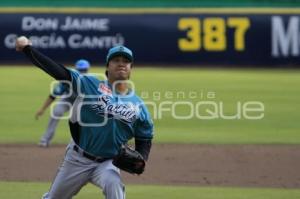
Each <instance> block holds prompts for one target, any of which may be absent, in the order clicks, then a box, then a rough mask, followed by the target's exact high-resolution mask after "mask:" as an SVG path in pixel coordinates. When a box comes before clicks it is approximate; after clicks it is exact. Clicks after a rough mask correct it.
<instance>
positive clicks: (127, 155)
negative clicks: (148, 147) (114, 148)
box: [113, 145, 146, 174]
mask: <svg viewBox="0 0 300 199" xmlns="http://www.w3.org/2000/svg"><path fill="white" fill-rule="evenodd" d="M113 165H115V166H116V167H118V168H119V169H122V170H124V171H127V172H129V173H131V174H142V173H143V172H144V169H145V165H146V164H145V160H144V158H143V156H142V155H141V154H140V153H139V152H137V151H135V150H133V149H131V148H130V147H129V146H127V145H123V146H122V147H121V150H120V152H119V154H118V155H117V156H116V157H115V158H114V159H113Z"/></svg>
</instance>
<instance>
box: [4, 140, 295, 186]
mask: <svg viewBox="0 0 300 199" xmlns="http://www.w3.org/2000/svg"><path fill="white" fill-rule="evenodd" d="M64 151H65V146H61V145H60V146H52V147H50V148H48V149H42V148H39V147H37V146H34V145H0V181H52V178H53V176H54V175H55V173H56V170H57V167H58V165H59V164H60V162H61V160H62V158H63V156H64ZM299 169H300V146H297V145H289V146H284V145H282V146H281V145H175V144H168V145H163V144H161V145H154V146H153V150H152V154H151V158H150V160H149V162H148V165H147V170H146V172H145V174H144V175H141V176H139V177H138V176H132V175H129V174H126V173H123V174H122V175H123V179H124V181H125V183H132V184H137V183H139V184H168V185H193V186H238V187H280V188H300V172H299Z"/></svg>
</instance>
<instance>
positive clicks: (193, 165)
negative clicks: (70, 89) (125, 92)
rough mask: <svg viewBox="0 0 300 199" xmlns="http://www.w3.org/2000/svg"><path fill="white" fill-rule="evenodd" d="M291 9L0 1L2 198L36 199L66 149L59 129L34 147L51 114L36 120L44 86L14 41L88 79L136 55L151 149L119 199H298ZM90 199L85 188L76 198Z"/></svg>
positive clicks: (299, 62) (231, 3)
mask: <svg viewBox="0 0 300 199" xmlns="http://www.w3.org/2000/svg"><path fill="white" fill-rule="evenodd" d="M299 6H300V1H298V0H216V1H209V0H205V1H198V0H185V1H182V0H172V1H170V0H160V1H158V0H153V1H147V0H131V1H130V0H123V1H119V0H115V1H99V0H86V1H83V0H60V1H58V0H52V1H50V0H42V1H41V0H31V1H21V0H10V1H1V2H0V16H1V17H0V27H1V29H0V40H1V44H2V45H0V85H1V86H0V101H1V103H0V113H1V114H0V198H6V199H10V198H11V199H15V198H20V197H23V196H24V195H25V196H26V198H40V196H41V195H42V193H44V192H46V191H47V189H48V186H49V183H50V182H51V180H52V177H53V175H54V173H55V171H56V168H57V166H58V164H59V160H60V159H61V158H62V157H63V152H64V147H65V146H66V144H67V143H68V142H69V140H70V135H69V130H68V124H67V123H68V121H67V119H62V120H61V121H60V122H59V124H58V127H57V129H56V134H55V136H54V139H53V140H52V141H51V144H50V146H49V147H48V148H39V147H38V145H37V144H38V143H39V141H40V137H41V136H42V134H43V133H44V131H45V129H46V126H47V123H48V120H49V115H50V112H51V108H49V109H47V111H46V113H45V114H44V115H43V116H42V117H41V118H40V119H39V120H36V119H35V114H36V112H37V111H38V110H39V109H40V107H41V106H42V105H43V103H44V101H45V100H46V99H47V97H48V96H49V93H50V92H51V87H50V85H51V82H53V79H52V78H50V77H49V76H48V75H47V74H45V73H44V72H42V71H41V70H40V69H38V68H36V67H34V66H33V65H32V64H31V62H30V61H29V60H28V59H27V58H26V57H25V56H24V55H23V54H22V53H18V52H16V51H15V49H14V48H15V46H14V45H15V39H16V38H17V37H18V36H21V35H25V36H27V37H29V38H30V39H31V40H32V42H33V46H34V47H35V48H37V49H39V50H40V51H41V52H42V53H44V54H46V55H47V56H49V57H51V58H52V59H53V60H55V61H57V62H58V63H61V64H64V65H65V66H68V67H74V65H75V62H76V61H77V60H78V59H86V60H88V61H89V62H90V63H91V65H92V67H91V70H90V71H91V72H92V73H97V74H103V73H104V71H105V67H106V66H105V58H106V54H107V50H108V49H109V48H111V47H113V46H115V45H125V46H127V47H129V48H130V49H131V50H132V51H133V53H134V67H133V72H132V81H133V82H134V85H135V89H136V92H137V93H138V94H139V95H140V96H141V97H142V99H144V101H145V102H146V103H147V105H148V108H149V110H150V112H151V114H152V118H153V120H154V124H155V138H154V149H153V151H154V152H153V155H152V156H153V157H152V160H150V162H149V169H148V170H147V172H146V175H145V177H140V178H138V179H137V178H134V177H132V176H127V175H126V174H125V182H127V183H126V184H129V186H128V198H150V197H151V198H153V197H157V198H214V199H219V198H231V199H232V198H249V199H250V198H251V199H253V198H264V199H265V198H272V199H273V198H289V199H290V198H299V197H300V190H299V188H300V175H299V172H298V168H299V166H300V159H299V158H300V153H299V152H300V147H299V143H300V134H299V132H300V122H299V118H300V113H299V111H300V105H299V101H300V87H299V85H300V71H299V67H300V57H299V53H300V49H299V45H300V36H299V35H300V34H299V33H300V7H299ZM52 107H54V106H52ZM65 115H66V116H67V115H68V113H66V114H65ZM32 154H35V155H32ZM31 155H32V157H31V158H29V157H28V156H31ZM18 160H21V161H18ZM15 161H16V162H15ZM30 161H31V162H30ZM32 162H33V163H32ZM49 165H50V166H49ZM170 165H172V166H170ZM48 166H49V168H48ZM43 168H44V169H43ZM24 181H26V182H27V183H24ZM99 197H101V193H100V192H99V190H97V189H96V188H94V187H92V186H90V187H88V188H85V189H84V190H83V191H82V192H81V193H80V194H79V196H78V197H76V198H99Z"/></svg>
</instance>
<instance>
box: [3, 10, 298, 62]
mask: <svg viewBox="0 0 300 199" xmlns="http://www.w3.org/2000/svg"><path fill="white" fill-rule="evenodd" d="M0 15H1V17H0V24H1V31H0V39H1V40H2V41H1V43H2V44H3V45H1V46H0V54H1V59H0V61H1V63H14V64H17V63H19V62H22V63H23V62H24V60H25V59H24V58H23V56H22V55H20V54H18V53H16V52H15V51H14V42H15V39H16V37H17V36H20V35H26V36H28V37H30V38H31V39H32V41H33V44H34V46H35V47H36V48H39V49H40V50H41V51H43V52H45V53H46V54H47V55H49V56H50V57H53V58H55V60H57V61H59V62H61V63H73V62H74V60H76V59H78V58H86V59H89V60H90V61H91V62H92V63H93V64H96V65H98V64H103V63H104V60H105V55H106V52H107V49H109V48H110V47H112V46H114V45H118V44H121V45H126V46H128V47H130V48H131V49H132V50H133V51H134V52H135V62H136V63H137V64H151V65H161V64H164V65H174V64H180V65H183V64H188V65H203V66H207V65H212V66H218V65H230V66H241V65H243V66H264V67H265V66H275V67H278V66H283V67H285V66H295V67H297V66H299V65H300V57H299V44H300V41H299V40H300V36H299V26H300V24H299V23H300V18H299V17H300V9H298V8H294V9H293V8H288V9H287V8H285V9H284V8H282V9H279V8H272V9H264V8H251V9H248V8H195V9H192V8H189V9H183V8H169V9H163V8H152V9H151V8H139V9H117V8H110V9H109V8H102V9H101V8H86V9H81V8H11V9H9V8H5V9H0Z"/></svg>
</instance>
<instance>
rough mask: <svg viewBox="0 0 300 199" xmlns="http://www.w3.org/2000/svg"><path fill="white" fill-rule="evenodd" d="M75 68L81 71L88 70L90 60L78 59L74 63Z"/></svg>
mask: <svg viewBox="0 0 300 199" xmlns="http://www.w3.org/2000/svg"><path fill="white" fill-rule="evenodd" d="M75 68H76V70H79V71H82V70H88V69H89V68H90V62H89V61H87V60H85V59H79V60H78V61H77V62H76V63H75Z"/></svg>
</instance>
